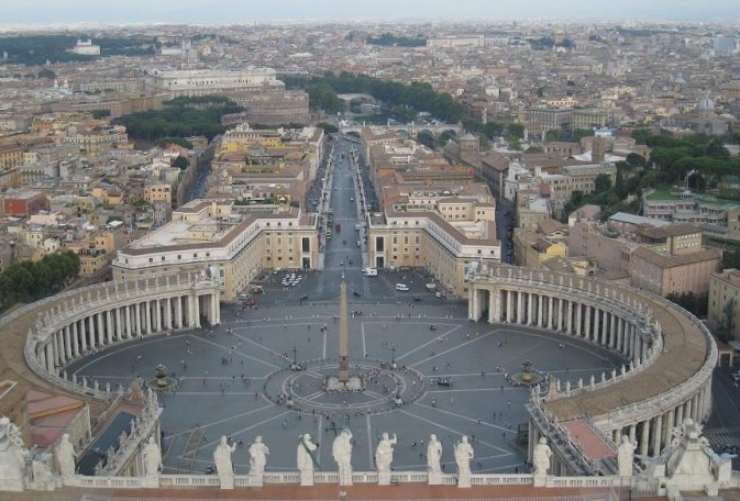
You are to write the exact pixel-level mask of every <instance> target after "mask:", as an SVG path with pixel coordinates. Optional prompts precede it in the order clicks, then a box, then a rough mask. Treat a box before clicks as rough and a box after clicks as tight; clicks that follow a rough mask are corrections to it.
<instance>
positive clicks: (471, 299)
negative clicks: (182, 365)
mask: <svg viewBox="0 0 740 501" xmlns="http://www.w3.org/2000/svg"><path fill="white" fill-rule="evenodd" d="M192 304H193V301H192V298H191V299H190V300H189V303H188V305H189V306H190V305H192ZM192 312H193V310H192V309H191V308H188V315H191V316H192V314H193V313H192ZM468 320H473V321H474V322H475V321H477V320H478V319H477V318H475V286H471V287H470V288H469V289H468ZM192 324H193V320H192V318H191V319H190V325H191V326H192Z"/></svg>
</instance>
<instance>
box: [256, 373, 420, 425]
mask: <svg viewBox="0 0 740 501" xmlns="http://www.w3.org/2000/svg"><path fill="white" fill-rule="evenodd" d="M300 365H301V366H302V367H303V370H292V369H290V368H287V369H281V370H279V371H276V372H274V373H272V374H270V375H269V376H268V377H267V379H266V380H265V384H264V386H263V391H264V394H265V396H266V397H267V398H269V399H270V400H271V401H273V402H274V403H275V404H277V405H282V406H285V407H286V408H289V409H291V410H295V411H297V412H304V413H308V414H311V415H320V416H323V417H326V418H329V419H336V418H340V419H345V420H346V419H347V417H349V416H355V417H359V416H364V415H367V414H378V413H381V412H388V411H390V410H393V409H396V408H399V407H403V406H404V405H408V404H410V403H412V402H413V401H415V400H416V399H418V398H419V397H420V396H421V395H422V394H423V393H424V388H425V386H424V375H423V374H422V373H421V372H419V371H417V370H415V369H411V368H408V367H405V366H403V365H398V364H395V365H396V368H395V369H394V368H393V365H392V364H390V363H387V362H383V361H380V360H368V359H365V360H362V361H359V362H352V363H351V365H350V374H351V375H353V376H357V377H360V378H362V380H363V382H364V386H365V387H364V389H363V390H362V391H340V392H332V391H326V390H325V389H324V381H325V380H326V378H327V377H329V376H333V375H335V374H336V373H337V370H338V367H339V364H338V362H337V360H333V361H332V360H325V359H320V360H312V361H309V362H301V363H300Z"/></svg>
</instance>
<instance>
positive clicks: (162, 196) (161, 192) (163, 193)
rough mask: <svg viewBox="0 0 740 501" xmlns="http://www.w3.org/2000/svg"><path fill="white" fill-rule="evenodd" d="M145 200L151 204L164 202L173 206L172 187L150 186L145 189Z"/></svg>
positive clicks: (164, 184)
mask: <svg viewBox="0 0 740 501" xmlns="http://www.w3.org/2000/svg"><path fill="white" fill-rule="evenodd" d="M144 200H146V201H147V202H149V203H150V204H153V203H154V202H164V203H166V204H167V205H172V187H171V186H170V185H169V184H166V183H154V184H148V185H147V186H145V187H144Z"/></svg>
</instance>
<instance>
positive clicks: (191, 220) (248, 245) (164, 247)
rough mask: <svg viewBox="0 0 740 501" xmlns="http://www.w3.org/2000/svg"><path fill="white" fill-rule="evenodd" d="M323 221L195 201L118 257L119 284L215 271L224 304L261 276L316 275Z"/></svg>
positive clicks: (289, 211)
mask: <svg viewBox="0 0 740 501" xmlns="http://www.w3.org/2000/svg"><path fill="white" fill-rule="evenodd" d="M318 266H319V247H318V219H317V218H316V216H315V214H306V213H303V212H302V211H301V210H300V209H296V208H288V207H286V208H275V209H272V210H264V209H262V210H259V209H258V210H256V211H252V210H249V208H248V207H246V206H240V205H237V204H234V202H233V201H231V200H193V201H191V202H188V203H187V204H185V205H184V206H182V207H180V208H179V209H177V210H176V211H174V212H173V213H172V220H171V221H170V222H169V223H166V224H164V225H162V226H160V227H159V228H157V229H155V230H153V231H151V232H150V233H148V234H147V235H145V236H144V237H142V238H140V239H138V240H135V241H134V242H132V243H130V244H129V245H128V246H127V247H125V248H124V249H121V250H119V251H118V253H117V256H116V258H115V260H114V261H113V276H114V278H115V279H116V280H134V279H141V278H147V277H151V276H167V275H173V274H177V273H182V272H185V271H199V272H200V271H202V270H211V272H212V273H213V275H214V276H215V277H217V280H218V282H219V283H220V285H221V288H222V293H223V298H224V299H225V300H227V301H233V300H235V299H236V297H237V295H238V293H239V292H241V291H242V290H244V289H245V288H246V287H247V286H248V285H249V283H250V282H251V281H252V280H253V279H254V278H255V277H257V275H259V274H260V273H261V272H262V270H266V269H267V270H272V269H316V268H317V267H318Z"/></svg>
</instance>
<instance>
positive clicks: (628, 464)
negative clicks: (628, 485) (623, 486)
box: [617, 435, 637, 477]
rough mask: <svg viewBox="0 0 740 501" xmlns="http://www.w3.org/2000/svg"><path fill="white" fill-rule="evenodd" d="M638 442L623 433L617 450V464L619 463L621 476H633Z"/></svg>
mask: <svg viewBox="0 0 740 501" xmlns="http://www.w3.org/2000/svg"><path fill="white" fill-rule="evenodd" d="M636 448H637V444H636V443H634V442H632V440H630V438H629V437H628V436H627V435H622V443H620V444H619V449H618V450H617V464H618V465H619V476H620V477H631V476H632V470H633V466H632V463H633V462H634V459H635V449H636Z"/></svg>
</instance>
